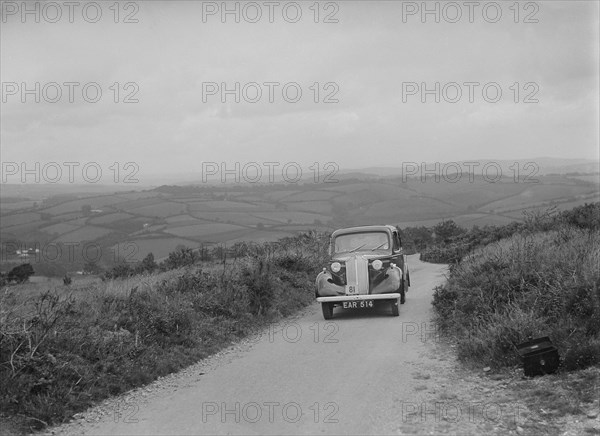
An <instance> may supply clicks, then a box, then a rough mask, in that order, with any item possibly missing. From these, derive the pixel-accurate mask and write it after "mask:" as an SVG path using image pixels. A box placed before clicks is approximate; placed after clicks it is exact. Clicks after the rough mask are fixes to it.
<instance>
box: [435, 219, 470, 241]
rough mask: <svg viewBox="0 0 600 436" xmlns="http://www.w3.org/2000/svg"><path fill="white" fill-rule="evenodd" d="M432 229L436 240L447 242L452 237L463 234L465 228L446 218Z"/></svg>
mask: <svg viewBox="0 0 600 436" xmlns="http://www.w3.org/2000/svg"><path fill="white" fill-rule="evenodd" d="M433 231H434V232H435V236H436V238H437V239H438V240H442V241H444V242H448V240H449V239H451V238H452V237H454V236H458V235H461V234H463V233H464V232H465V229H463V228H462V227H459V226H458V225H457V224H456V223H455V222H454V221H453V220H446V221H442V222H441V223H439V224H437V225H436V226H435V227H434V228H433Z"/></svg>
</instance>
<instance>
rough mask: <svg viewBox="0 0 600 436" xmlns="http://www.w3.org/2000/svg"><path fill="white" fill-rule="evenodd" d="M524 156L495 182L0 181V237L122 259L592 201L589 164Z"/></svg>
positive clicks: (469, 221) (385, 173)
mask: <svg viewBox="0 0 600 436" xmlns="http://www.w3.org/2000/svg"><path fill="white" fill-rule="evenodd" d="M530 161H532V160H527V161H517V165H518V166H517V167H515V166H514V165H515V164H514V162H513V161H498V162H492V161H490V162H492V163H491V164H490V169H491V170H494V169H497V167H496V165H498V166H499V168H500V169H501V173H502V174H501V176H502V177H500V178H499V179H498V180H495V178H496V177H495V173H494V172H493V171H490V172H489V174H487V175H482V174H481V172H479V173H478V172H477V171H475V172H474V174H466V173H464V174H461V177H460V178H457V177H456V174H453V173H452V172H451V171H447V172H446V173H444V174H438V176H439V177H437V178H436V177H435V176H432V175H430V176H428V177H421V175H420V174H411V176H410V177H406V175H405V174H402V173H401V172H400V173H398V171H397V170H398V169H393V168H387V169H383V168H366V169H364V170H360V171H352V172H342V171H340V173H339V174H337V175H336V180H337V182H336V183H324V182H323V180H321V181H319V182H318V183H316V182H315V181H314V180H310V179H309V180H308V181H305V182H304V183H297V184H291V183H282V181H281V180H280V181H278V183H262V184H259V183H256V184H251V183H240V184H235V183H228V184H223V183H213V184H208V183H198V184H196V185H194V184H182V185H174V184H165V185H161V186H157V187H155V188H149V187H146V188H145V189H143V190H142V189H141V188H142V187H141V186H133V185H132V186H127V188H129V189H128V190H117V189H115V186H104V187H103V188H102V189H100V187H98V186H93V187H87V186H86V187H84V188H81V187H76V186H74V185H71V186H67V187H66V188H65V187H62V186H60V187H59V186H57V185H51V186H48V185H33V186H29V185H20V186H18V187H14V186H13V187H10V186H9V188H8V189H7V190H6V191H5V189H4V186H3V189H2V193H3V196H2V197H0V213H1V216H2V219H1V224H0V239H1V241H2V243H6V241H22V242H26V243H27V244H30V245H31V244H35V243H41V244H49V243H60V244H84V243H87V244H91V243H93V244H97V245H98V246H100V247H103V248H104V249H105V251H111V252H116V253H118V254H119V255H121V256H128V258H129V259H141V258H143V257H144V256H145V255H146V254H148V253H149V252H152V253H153V254H154V255H155V257H156V258H161V257H162V256H166V255H167V254H168V253H169V252H170V251H172V250H174V249H175V248H176V247H178V246H189V247H198V246H200V245H203V244H227V245H231V244H234V243H236V242H243V241H274V240H277V239H279V238H281V237H284V236H289V235H292V234H295V233H297V232H299V231H302V230H306V229H313V228H314V229H318V230H324V231H327V230H332V229H334V228H337V227H342V226H347V225H359V224H376V223H389V224H398V225H400V226H401V227H407V226H421V225H434V224H436V223H437V222H439V221H440V220H444V219H453V220H455V221H456V222H457V223H458V224H459V225H462V226H465V227H470V226H473V225H479V226H482V225H486V224H505V223H508V222H511V221H514V220H522V219H523V211H525V210H531V209H545V208H548V207H556V208H557V209H570V208H573V207H575V206H578V205H581V204H584V203H586V202H594V201H600V189H599V187H598V177H597V176H595V175H581V174H578V175H567V174H574V173H581V172H583V171H576V170H583V169H586V168H589V165H590V162H588V161H583V160H573V161H569V160H560V162H562V164H561V165H558V163H559V162H558V161H559V160H556V159H546V158H544V159H538V160H537V162H536V165H537V166H536V167H533V169H535V170H538V168H539V171H537V172H536V173H535V174H533V175H532V173H531V168H528V167H526V164H527V163H528V162H530ZM486 163H488V162H486V161H480V162H479V167H475V168H483V166H484V165H486ZM511 165H512V167H511ZM440 167H441V168H443V166H442V165H440ZM431 168H435V167H434V166H432V167H431ZM447 168H451V167H447ZM511 168H512V169H511ZM517 168H518V173H515V171H514V170H515V169H517ZM545 172H548V173H558V174H556V175H544V174H542V173H545ZM515 176H518V177H515ZM134 188H137V189H138V190H137V191H132V190H131V189H134ZM4 196H6V197H4ZM3 198H6V200H7V201H4V200H3ZM16 200H19V201H16ZM127 244H129V245H127ZM124 247H125V248H124ZM127 247H129V248H127ZM123 250H125V251H123ZM3 260H11V261H15V260H17V259H12V258H11V259H3Z"/></svg>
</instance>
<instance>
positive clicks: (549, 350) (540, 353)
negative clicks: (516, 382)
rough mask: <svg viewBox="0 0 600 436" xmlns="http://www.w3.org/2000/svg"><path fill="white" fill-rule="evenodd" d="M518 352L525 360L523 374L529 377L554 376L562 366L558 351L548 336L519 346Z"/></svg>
mask: <svg viewBox="0 0 600 436" xmlns="http://www.w3.org/2000/svg"><path fill="white" fill-rule="evenodd" d="M517 351H518V353H519V354H520V356H521V359H522V360H523V372H524V373H525V375H526V376H529V377H533V376H535V375H544V374H552V373H553V372H556V370H557V369H558V365H559V364H560V356H559V355H558V350H557V349H556V347H555V346H554V345H552V341H551V340H550V338H549V337H548V336H543V337H541V338H537V339H532V340H530V341H527V342H523V343H522V344H519V345H517Z"/></svg>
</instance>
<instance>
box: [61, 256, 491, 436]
mask: <svg viewBox="0 0 600 436" xmlns="http://www.w3.org/2000/svg"><path fill="white" fill-rule="evenodd" d="M409 262H410V264H409V265H410V266H411V281H412V287H411V288H410V292H409V293H408V294H407V302H406V304H405V305H403V306H401V309H400V316H399V317H392V316H390V314H389V308H387V307H386V308H381V309H374V310H371V311H370V312H354V313H350V312H344V311H342V310H341V309H336V312H335V316H334V319H333V320H331V321H324V320H323V318H322V316H321V311H320V307H319V306H318V305H316V304H315V305H314V306H311V307H310V308H308V309H306V310H305V311H304V312H303V313H302V314H300V315H299V316H297V317H295V318H293V319H290V320H287V321H285V322H282V323H280V324H278V325H274V326H271V327H270V328H269V329H268V330H266V331H264V332H263V333H261V334H260V335H257V337H254V338H251V339H250V340H248V341H245V342H244V343H242V344H238V345H236V346H234V347H232V348H230V349H228V350H226V351H225V352H222V353H219V355H217V356H214V357H212V358H210V359H207V361H205V362H202V363H199V364H197V365H194V366H193V367H191V368H189V369H187V370H186V371H184V372H182V373H179V374H175V375H173V376H170V377H168V378H166V379H163V380H161V381H158V382H157V383H155V384H154V385H151V386H150V387H148V388H144V389H140V390H137V391H134V392H132V393H130V394H128V395H126V396H124V397H121V398H120V399H114V400H111V401H109V402H107V403H105V404H104V405H103V406H102V407H100V408H99V409H98V410H96V411H95V412H94V411H92V412H90V413H88V414H87V415H86V416H82V417H81V418H80V419H79V421H77V422H75V423H72V424H69V425H67V426H63V427H61V428H58V429H53V430H54V432H56V433H59V434H105V435H106V434H132V435H133V434H136V435H137V434H361V435H362V434H413V433H419V434H438V433H440V432H444V433H445V432H451V433H461V434H464V433H473V434H477V433H479V432H481V431H482V430H483V429H484V428H485V427H487V426H485V427H481V424H486V423H482V422H479V423H477V422H471V421H472V420H471V419H460V420H456V419H453V416H451V415H448V413H450V414H451V412H452V411H448V410H446V411H444V410H441V411H440V410H438V411H436V409H435V404H434V403H433V398H434V397H432V396H431V395H434V396H439V394H440V393H442V394H443V395H444V393H445V392H446V394H445V395H448V393H447V389H448V388H450V389H452V387H451V382H450V381H449V380H448V376H447V374H448V372H449V371H451V368H452V367H453V366H454V362H451V360H452V359H451V358H448V357H447V356H446V357H444V356H440V352H439V351H437V345H436V344H435V343H433V341H428V340H427V335H425V336H422V334H424V333H427V330H428V329H431V327H432V325H431V324H428V323H429V322H430V317H431V298H432V293H433V288H434V287H435V286H436V285H438V284H440V283H442V282H443V281H444V280H445V277H444V273H445V272H446V268H445V267H444V266H441V265H433V264H427V263H421V262H420V261H418V260H417V259H416V257H414V256H411V258H410V259H409ZM457 383H460V382H457ZM454 397H455V396H454ZM446 398H453V397H452V394H451V393H450V394H449V396H447V397H446ZM428 402H429V403H428ZM423 408H424V409H423ZM94 413H95V414H94ZM440 413H441V415H440ZM444 413H446V415H447V416H446V417H445V418H444V416H442V415H443V414H444ZM448 417H450V419H448ZM88 421H92V422H88ZM459 421H460V422H459ZM474 421H476V420H474ZM487 430H490V429H487Z"/></svg>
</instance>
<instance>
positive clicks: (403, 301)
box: [399, 280, 406, 304]
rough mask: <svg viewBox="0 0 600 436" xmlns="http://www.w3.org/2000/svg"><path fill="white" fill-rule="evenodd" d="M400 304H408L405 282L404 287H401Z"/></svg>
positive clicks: (403, 282)
mask: <svg viewBox="0 0 600 436" xmlns="http://www.w3.org/2000/svg"><path fill="white" fill-rule="evenodd" d="M399 291H400V304H404V303H405V302H406V282H405V281H404V280H403V281H402V285H400V289H399Z"/></svg>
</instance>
